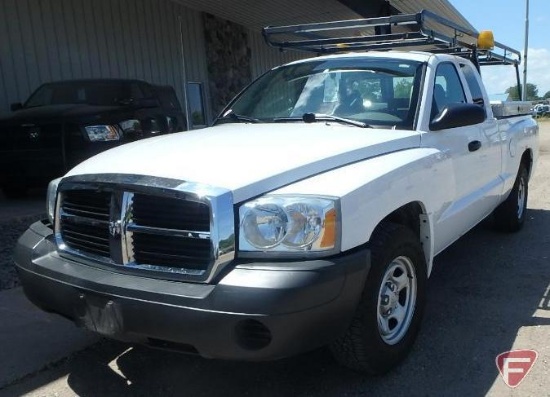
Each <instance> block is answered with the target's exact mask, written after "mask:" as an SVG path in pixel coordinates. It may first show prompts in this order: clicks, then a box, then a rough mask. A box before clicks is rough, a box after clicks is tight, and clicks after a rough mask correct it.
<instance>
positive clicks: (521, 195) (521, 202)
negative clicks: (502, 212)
mask: <svg viewBox="0 0 550 397" xmlns="http://www.w3.org/2000/svg"><path fill="white" fill-rule="evenodd" d="M525 199H526V197H525V179H523V178H520V179H519V184H518V219H521V218H522V217H523V211H525Z"/></svg>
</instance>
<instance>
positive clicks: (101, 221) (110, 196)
mask: <svg viewBox="0 0 550 397" xmlns="http://www.w3.org/2000/svg"><path fill="white" fill-rule="evenodd" d="M102 181H104V182H102ZM58 192H59V195H58V201H57V210H56V214H57V215H56V222H55V236H56V240H57V244H58V247H59V252H60V254H62V255H65V254H67V255H73V256H74V255H77V256H79V257H83V258H86V259H89V260H92V261H95V262H99V263H101V264H104V265H109V266H114V267H115V268H117V267H118V268H120V269H121V270H122V269H125V271H128V272H135V271H139V270H141V271H151V272H155V273H156V275H155V277H167V278H172V279H175V280H179V279H185V280H190V281H199V282H209V281H210V280H211V279H212V278H213V277H214V276H215V275H216V274H217V273H218V272H219V271H220V270H221V269H222V268H223V266H224V265H225V264H227V263H229V262H230V261H231V260H232V259H233V258H234V252H235V251H234V212H233V202H232V196H231V194H230V193H229V192H228V191H227V190H224V189H219V188H213V187H209V186H206V185H199V184H191V183H182V182H179V181H175V180H170V179H156V178H149V177H142V176H131V175H122V176H116V177H113V176H112V175H90V176H86V175H84V176H79V177H69V178H66V179H64V180H63V181H62V183H61V184H60V185H59V189H58ZM196 192H200V193H201V194H200V195H199V194H197V193H196ZM214 219H217V220H218V222H219V223H217V224H216V223H214V222H213V220H214ZM222 242H223V247H222V246H221V244H220V243H222Z"/></svg>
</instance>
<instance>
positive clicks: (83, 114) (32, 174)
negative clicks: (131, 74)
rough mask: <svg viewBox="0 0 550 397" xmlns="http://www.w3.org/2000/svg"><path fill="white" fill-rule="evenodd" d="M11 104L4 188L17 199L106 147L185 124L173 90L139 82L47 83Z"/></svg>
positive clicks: (0, 140)
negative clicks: (24, 98)
mask: <svg viewBox="0 0 550 397" xmlns="http://www.w3.org/2000/svg"><path fill="white" fill-rule="evenodd" d="M11 107H12V110H13V113H12V114H11V115H9V116H6V117H3V118H0V189H2V190H3V191H4V194H5V195H6V196H8V197H13V198H16V197H18V196H22V195H24V194H25V192H26V190H27V188H28V187H31V186H36V185H38V184H42V183H43V184H44V185H46V184H47V183H48V182H49V181H50V180H52V179H53V178H57V177H58V176H61V175H63V174H65V173H66V172H67V171H68V170H70V169H71V168H73V167H74V166H75V165H77V164H78V163H80V162H81V161H83V160H85V159H87V158H89V157H91V156H93V155H95V154H98V153H100V152H102V151H104V150H107V149H110V148H113V147H115V146H119V145H121V144H123V143H127V142H132V141H135V140H137V139H142V138H148V137H151V136H156V135H159V134H164V133H170V132H175V131H182V130H184V129H185V127H186V126H185V118H184V116H183V112H182V109H181V106H180V104H179V101H178V99H177V97H176V93H175V91H174V89H173V88H172V87H170V86H156V85H152V84H149V83H147V82H145V81H140V80H127V79H85V80H66V81H59V82H53V83H47V84H43V85H41V86H40V87H38V88H37V89H36V91H35V92H34V93H33V94H31V96H30V97H29V99H28V100H27V101H26V102H25V103H24V104H21V103H15V104H12V106H11Z"/></svg>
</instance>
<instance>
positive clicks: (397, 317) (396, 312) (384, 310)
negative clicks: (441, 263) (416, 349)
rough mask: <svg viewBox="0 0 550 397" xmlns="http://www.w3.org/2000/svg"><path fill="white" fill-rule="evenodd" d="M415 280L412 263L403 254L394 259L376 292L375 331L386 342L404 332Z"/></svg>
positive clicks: (391, 342)
mask: <svg viewBox="0 0 550 397" xmlns="http://www.w3.org/2000/svg"><path fill="white" fill-rule="evenodd" d="M416 295H417V280H416V273H415V270H414V265H413V262H412V261H411V260H410V259H409V258H407V257H404V256H400V257H397V258H395V259H394V260H393V261H392V262H391V263H390V265H389V266H388V269H387V270H386V273H385V274H384V277H383V278H382V284H381V285H380V290H379V292H378V305H377V320H378V332H379V334H380V337H381V338H382V340H383V341H384V342H385V343H386V344H388V345H395V344H396V343H399V341H401V340H402V339H403V337H404V336H405V335H406V334H407V331H408V329H409V326H410V325H411V321H412V318H413V315H414V308H415V304H416Z"/></svg>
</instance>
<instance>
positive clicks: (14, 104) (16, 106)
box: [10, 102, 23, 112]
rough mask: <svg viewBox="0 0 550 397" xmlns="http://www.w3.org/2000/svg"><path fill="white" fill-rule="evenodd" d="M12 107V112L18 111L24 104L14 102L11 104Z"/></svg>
mask: <svg viewBox="0 0 550 397" xmlns="http://www.w3.org/2000/svg"><path fill="white" fill-rule="evenodd" d="M10 109H11V111H12V112H17V111H18V110H21V109H23V104H22V103H21V102H17V103H12V104H11V105H10Z"/></svg>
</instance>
